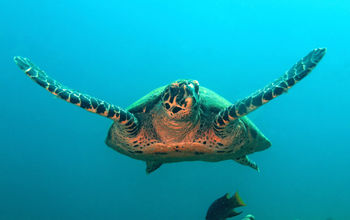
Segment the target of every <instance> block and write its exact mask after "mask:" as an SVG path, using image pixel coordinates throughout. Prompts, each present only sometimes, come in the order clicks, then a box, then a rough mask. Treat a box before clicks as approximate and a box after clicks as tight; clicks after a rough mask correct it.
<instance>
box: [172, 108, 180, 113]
mask: <svg viewBox="0 0 350 220" xmlns="http://www.w3.org/2000/svg"><path fill="white" fill-rule="evenodd" d="M181 110H182V109H181V108H180V107H175V108H173V113H177V112H179V111H181Z"/></svg>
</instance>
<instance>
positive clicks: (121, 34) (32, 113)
mask: <svg viewBox="0 0 350 220" xmlns="http://www.w3.org/2000/svg"><path fill="white" fill-rule="evenodd" d="M0 12H1V13H0V21H1V31H0V45H1V47H0V48H1V51H0V64H1V65H0V66H1V72H2V74H1V80H0V90H1V91H0V98H1V103H2V105H1V106H2V107H1V110H0V113H1V114H0V121H1V126H0V140H1V142H0V143H1V144H0V146H1V147H0V219H191V220H192V219H193V220H194V219H204V217H205V214H206V210H207V208H208V207H209V205H210V204H211V202H213V201H214V200H215V199H217V198H218V197H220V196H222V195H223V194H224V193H226V192H231V193H233V192H235V191H239V193H240V195H241V197H242V198H243V200H244V201H245V202H246V203H247V206H246V207H244V208H241V210H243V211H244V214H248V213H251V214H253V215H255V217H256V218H257V219H258V220H282V219H283V220H296V219H299V220H326V219H332V220H346V219H350V213H349V204H350V189H349V185H350V172H349V167H350V156H349V155H350V149H349V147H350V141H349V131H350V117H349V114H348V112H349V111H348V109H349V107H350V105H349V94H350V93H349V89H348V88H349V83H350V74H349V73H350V56H349V51H350V44H349V39H350V25H349V20H350V2H349V1H345V0H318V1H316V0H303V1H302V0H294V1H287V0H265V1H258V0H251V1H243V0H237V1H233V0H231V1H229V0H219V1H214V0H204V1H203V0H202V1H199V0H191V1H188V0H177V1H160V0H159V1H157V0H149V1H142V0H135V1H119V0H116V1H91V0H88V1H81V0H76V1H68V0H62V1H43V0H33V1H24V0H2V1H1V2H0ZM317 47H327V48H328V52H327V54H326V56H325V57H324V59H323V60H322V61H321V63H320V64H319V65H318V66H317V67H316V69H315V70H314V71H313V72H312V73H311V74H310V76H308V77H307V78H305V79H304V80H303V81H302V82H301V83H300V84H298V85H296V86H295V87H294V88H292V89H291V91H290V92H288V94H286V95H283V96H281V97H279V98H277V99H276V100H274V101H272V102H271V103H269V104H267V105H264V106H263V107H261V108H259V109H258V110H257V111H255V112H253V113H251V114H249V117H250V119H252V120H253V121H254V122H255V124H256V125H257V126H258V127H259V128H260V129H261V130H262V131H263V133H264V134H265V135H266V136H267V137H268V138H269V139H270V140H271V142H272V147H271V148H269V149H267V150H265V151H263V152H258V153H255V154H253V155H251V156H250V157H251V158H252V159H253V160H255V161H256V162H257V163H258V164H259V166H260V169H261V172H260V173H257V172H256V171H254V170H253V169H250V168H248V167H243V166H241V165H239V164H237V163H235V162H233V161H223V162H217V163H206V162H183V163H174V164H166V165H163V166H162V167H161V168H160V169H159V170H157V171H155V172H154V173H152V174H150V175H146V173H145V164H144V163H143V162H142V161H137V160H134V159H131V158H128V157H126V156H124V155H121V154H119V153H117V152H115V151H113V150H112V149H111V148H108V147H107V146H106V145H105V144H104V140H105V137H106V135H107V131H108V128H109V126H110V125H111V121H110V120H108V119H106V118H103V117H100V116H97V115H94V114H91V113H88V112H86V111H84V110H82V109H80V108H77V107H75V106H73V105H71V104H68V103H65V102H63V101H61V100H59V99H57V98H54V97H53V96H52V95H51V94H49V93H48V92H46V91H45V90H44V89H42V88H40V87H39V86H37V85H35V83H33V82H32V81H31V80H30V79H28V77H27V76H25V74H24V73H23V72H22V71H20V70H19V69H18V68H17V66H16V65H15V64H14V62H13V59H12V58H13V56H15V55H20V56H25V57H29V58H31V59H32V60H33V62H34V63H36V64H38V65H39V66H40V67H41V68H42V69H44V70H45V71H46V72H47V73H48V74H49V75H50V76H52V77H54V78H56V79H57V80H59V81H61V82H62V83H64V84H65V85H67V86H69V87H71V88H75V89H77V90H80V91H84V92H86V93H88V94H91V95H94V96H97V97H100V98H103V99H105V100H108V101H110V102H112V103H114V104H116V105H119V106H121V107H127V106H128V105H130V104H131V103H132V102H134V101H136V100H137V99H138V98H140V97H141V96H143V95H144V94H146V93H148V92H149V91H151V90H152V89H154V88H157V87H159V86H162V85H165V84H168V83H170V82H172V81H174V80H176V79H179V78H191V79H196V80H198V81H199V83H200V84H201V85H203V86H205V87H207V88H210V89H212V90H214V91H216V92H217V93H219V94H220V95H222V96H224V97H225V98H227V99H228V100H230V101H231V102H234V101H235V100H237V99H239V98H243V97H245V96H247V95H249V94H250V93H252V92H254V91H255V90H257V89H259V88H262V87H263V86H264V85H266V84H267V83H269V82H271V81H272V80H274V79H275V78H277V77H279V76H280V75H281V74H283V73H284V71H286V70H287V69H288V68H290V67H291V66H292V65H293V64H294V63H295V62H296V61H297V60H299V59H300V58H302V57H303V56H304V55H306V54H307V53H308V52H309V51H311V50H312V49H313V48H317ZM234 219H240V218H239V217H237V218H234Z"/></svg>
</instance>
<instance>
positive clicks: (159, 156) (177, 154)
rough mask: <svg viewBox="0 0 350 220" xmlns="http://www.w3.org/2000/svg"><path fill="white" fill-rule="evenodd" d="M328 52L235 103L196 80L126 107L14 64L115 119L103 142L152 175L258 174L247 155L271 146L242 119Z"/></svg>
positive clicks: (23, 61)
mask: <svg viewBox="0 0 350 220" xmlns="http://www.w3.org/2000/svg"><path fill="white" fill-rule="evenodd" d="M325 52H326V49H325V48H318V49H314V50H313V51H311V52H310V53H309V54H308V55H306V56H305V57H304V58H303V59H301V60H300V61H298V62H297V63H296V64H295V65H294V66H293V67H292V68H291V69H290V70H288V71H287V72H286V73H285V74H284V75H282V76H281V77H280V78H278V79H277V80H275V81H274V82H272V83H271V84H269V85H267V86H266V87H264V88H263V89H261V90H258V91H256V92H255V93H253V94H252V95H250V96H248V97H246V98H243V99H241V100H239V101H237V102H235V103H234V104H231V103H230V102H229V101H227V100H226V99H224V98H222V97H221V96H219V95H218V94H216V93H215V92H213V91H211V90H209V89H207V88H204V87H200V86H199V84H198V82H197V81H196V80H177V81H175V82H173V83H171V84H169V85H166V86H163V87H160V88H158V89H155V90H153V91H152V92H150V93H149V94H147V95H146V96H144V97H143V98H141V99H139V100H138V101H136V102H135V103H134V104H132V105H131V106H129V107H128V108H127V109H122V108H120V107H118V106H115V105H113V104H110V103H108V102H106V101H103V100H101V99H97V98H94V97H92V96H90V95H87V94H83V93H80V92H78V91H76V90H72V89H69V88H68V87H66V86H64V85H62V84H61V83H59V82H57V81H56V80H54V79H52V78H50V77H49V76H48V75H47V74H46V73H45V72H44V71H42V70H40V69H39V67H38V66H36V65H34V64H33V63H32V62H31V61H30V60H29V59H27V58H23V57H19V56H16V57H14V61H15V62H16V64H17V65H18V66H19V67H20V68H21V69H22V70H23V71H24V72H25V73H26V74H27V75H28V76H29V77H30V78H31V79H32V80H34V81H35V82H36V83H37V84H39V85H40V86H42V87H44V88H45V89H46V90H48V91H49V92H51V93H52V94H54V95H56V96H58V97H59V98H61V99H63V100H66V101H67V102H70V103H73V104H75V105H77V106H79V107H81V108H84V109H86V110H87V111H90V112H93V113H97V114H99V115H102V116H105V117H107V118H109V119H112V120H113V124H112V126H111V128H110V129H109V132H108V135H107V139H106V144H107V145H108V146H110V147H111V148H113V149H114V150H116V151H118V152H120V153H122V154H125V155H127V156H129V157H132V158H135V159H138V160H143V161H145V162H146V165H147V167H146V172H147V173H151V172H153V171H154V170H156V169H157V168H159V167H160V166H161V165H162V164H163V163H170V162H179V161H195V160H200V161H213V162H215V161H222V160H235V161H236V162H238V163H240V164H243V165H247V166H250V167H252V168H254V169H256V170H259V168H258V166H257V165H256V163H255V162H253V161H251V160H250V159H249V158H248V157H247V155H248V154H251V153H254V152H256V151H262V150H265V149H266V148H268V147H270V145H271V143H270V141H269V140H268V139H267V138H266V137H265V136H264V135H263V134H262V133H261V132H260V130H259V129H258V128H257V127H256V126H255V125H254V124H253V123H252V122H251V121H250V120H249V119H248V118H247V117H246V115H247V114H248V113H250V112H252V111H254V110H255V109H257V108H258V107H260V106H262V105H263V104H265V103H267V102H269V101H270V100H272V99H274V98H276V97H277V96H279V95H281V94H283V93H285V92H287V90H288V89H290V88H291V87H292V86H293V85H294V84H296V83H297V82H299V81H300V80H301V79H303V78H304V77H305V76H306V75H308V74H309V73H310V72H311V70H312V69H313V68H314V67H315V66H316V64H317V63H318V62H319V61H320V60H321V58H322V57H323V56H324V54H325Z"/></svg>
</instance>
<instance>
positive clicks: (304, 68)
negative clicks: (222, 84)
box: [214, 48, 326, 136]
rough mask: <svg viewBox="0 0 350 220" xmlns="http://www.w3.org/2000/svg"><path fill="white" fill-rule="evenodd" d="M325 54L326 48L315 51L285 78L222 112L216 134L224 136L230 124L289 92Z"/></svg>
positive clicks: (219, 114) (287, 73)
mask: <svg viewBox="0 0 350 220" xmlns="http://www.w3.org/2000/svg"><path fill="white" fill-rule="evenodd" d="M325 53H326V49H325V48H318V49H314V50H313V51H311V52H310V53H309V54H308V55H306V56H305V57H304V58H302V59H301V60H299V62H297V63H296V64H295V65H294V66H293V67H292V68H291V69H289V70H288V71H287V72H286V73H285V74H284V75H283V76H281V77H280V78H278V79H277V80H275V81H274V82H272V83H271V84H269V85H267V86H265V88H263V89H260V90H258V91H256V92H255V93H253V94H252V95H250V96H248V97H246V98H244V99H241V100H239V101H237V102H236V103H235V104H233V105H230V106H229V107H227V108H225V109H223V110H221V111H220V112H219V113H218V115H217V116H216V118H215V121H214V130H215V133H216V134H217V135H219V136H222V135H224V132H225V128H226V127H227V125H229V124H230V122H232V121H234V120H236V119H238V118H240V117H243V116H245V115H247V114H248V113H250V112H252V111H254V110H255V109H257V108H259V107H260V106H262V105H263V104H265V103H268V102H269V101H271V100H272V99H274V98H276V97H277V96H279V95H281V94H283V93H285V92H287V91H288V89H290V88H291V87H292V86H294V85H295V84H296V83H297V82H299V81H300V80H302V79H303V78H304V77H305V76H307V75H308V74H309V73H310V72H311V70H312V69H313V68H314V67H315V66H316V65H317V64H318V62H319V61H320V60H321V59H322V57H323V56H324V55H325Z"/></svg>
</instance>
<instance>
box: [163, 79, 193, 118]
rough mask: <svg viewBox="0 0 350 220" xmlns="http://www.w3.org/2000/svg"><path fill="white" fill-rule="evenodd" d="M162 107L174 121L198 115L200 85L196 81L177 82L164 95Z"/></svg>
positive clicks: (166, 89) (169, 86) (167, 88)
mask: <svg viewBox="0 0 350 220" xmlns="http://www.w3.org/2000/svg"><path fill="white" fill-rule="evenodd" d="M161 97H162V106H163V109H164V110H165V112H166V114H167V116H168V117H169V118H171V119H174V120H179V121H183V120H187V119H190V118H192V116H194V115H197V114H198V112H199V111H198V109H199V83H198V82H197V81H196V80H177V81H175V82H173V83H171V84H170V85H168V86H167V87H166V88H165V89H164V91H163V93H162V96H161Z"/></svg>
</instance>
